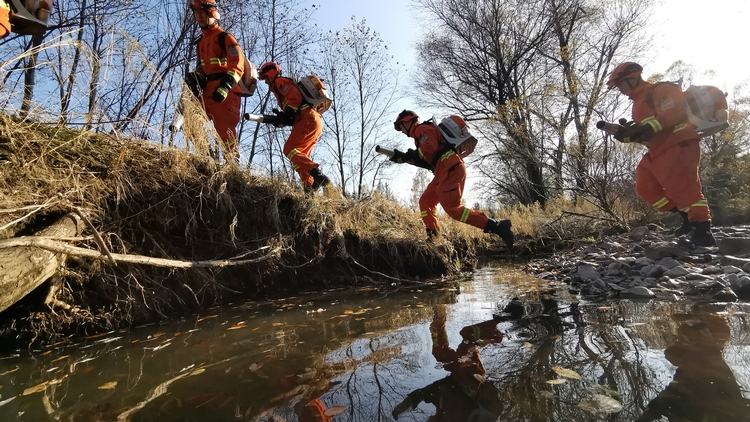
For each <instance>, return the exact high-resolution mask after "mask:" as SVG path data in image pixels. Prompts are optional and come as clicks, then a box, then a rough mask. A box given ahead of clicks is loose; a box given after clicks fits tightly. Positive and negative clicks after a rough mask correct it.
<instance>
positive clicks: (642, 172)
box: [635, 139, 711, 222]
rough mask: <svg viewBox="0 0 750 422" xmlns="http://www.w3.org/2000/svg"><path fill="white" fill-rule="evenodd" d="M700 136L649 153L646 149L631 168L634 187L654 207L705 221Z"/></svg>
mask: <svg viewBox="0 0 750 422" xmlns="http://www.w3.org/2000/svg"><path fill="white" fill-rule="evenodd" d="M700 159H701V149H700V140H699V139H691V140H687V141H682V142H680V143H678V144H675V145H674V146H671V147H669V148H667V149H666V150H664V151H663V152H660V153H659V155H657V156H656V157H653V156H652V155H651V154H650V153H647V154H646V155H644V156H643V158H642V159H641V162H640V163H639V164H638V167H637V168H636V170H635V191H636V193H637V194H638V196H640V197H641V198H642V199H643V200H644V201H646V202H647V203H648V204H649V205H651V206H653V207H654V208H656V209H657V210H658V211H662V212H666V211H670V210H672V209H673V208H675V207H676V208H677V209H679V210H680V211H685V212H687V214H688V220H690V221H694V222H701V221H709V220H710V219H711V214H710V212H709V209H708V201H706V197H705V196H703V192H702V186H701V181H700V178H699V176H698V165H699V164H700Z"/></svg>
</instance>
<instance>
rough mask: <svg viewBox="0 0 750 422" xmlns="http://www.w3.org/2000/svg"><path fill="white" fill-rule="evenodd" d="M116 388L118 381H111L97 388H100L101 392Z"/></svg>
mask: <svg viewBox="0 0 750 422" xmlns="http://www.w3.org/2000/svg"><path fill="white" fill-rule="evenodd" d="M115 387H117V381H110V382H108V383H106V384H102V385H100V386H99V387H97V388H99V389H100V390H112V389H114V388H115Z"/></svg>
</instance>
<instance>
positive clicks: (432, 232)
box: [427, 229, 440, 240]
mask: <svg viewBox="0 0 750 422" xmlns="http://www.w3.org/2000/svg"><path fill="white" fill-rule="evenodd" d="M438 236H440V232H439V231H437V230H435V229H427V240H435V239H436V238H437V237H438Z"/></svg>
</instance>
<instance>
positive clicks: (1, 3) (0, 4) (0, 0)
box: [0, 0, 10, 10]
mask: <svg viewBox="0 0 750 422" xmlns="http://www.w3.org/2000/svg"><path fill="white" fill-rule="evenodd" d="M0 9H8V10H10V5H8V3H6V2H5V0H0Z"/></svg>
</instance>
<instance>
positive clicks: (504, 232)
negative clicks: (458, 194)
mask: <svg viewBox="0 0 750 422" xmlns="http://www.w3.org/2000/svg"><path fill="white" fill-rule="evenodd" d="M510 226H511V224H510V220H500V221H496V220H493V219H491V218H490V219H489V220H487V225H486V226H484V232H485V233H495V234H496V235H498V236H500V238H501V239H503V242H505V246H507V247H508V249H513V239H514V236H513V231H512V230H511V229H510Z"/></svg>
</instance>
